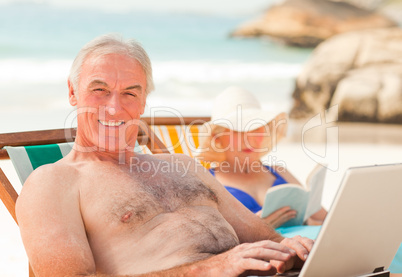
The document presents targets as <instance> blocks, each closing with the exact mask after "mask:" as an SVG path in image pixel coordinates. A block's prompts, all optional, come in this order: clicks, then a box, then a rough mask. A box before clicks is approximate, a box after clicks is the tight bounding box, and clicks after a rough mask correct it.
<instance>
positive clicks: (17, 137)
mask: <svg viewBox="0 0 402 277" xmlns="http://www.w3.org/2000/svg"><path fill="white" fill-rule="evenodd" d="M148 121H149V120H148ZM75 134H76V129H74V128H67V129H55V130H44V131H30V132H18V133H8V134H0V159H8V158H10V157H11V158H16V159H17V160H19V161H20V162H15V161H14V160H15V159H12V160H13V164H14V165H15V169H16V171H17V174H18V176H19V178H20V180H21V183H22V184H23V183H24V182H25V180H26V178H27V177H28V176H29V174H30V173H31V172H32V171H33V170H34V169H35V168H37V167H39V166H41V165H43V164H48V163H53V162H56V161H57V160H59V159H61V158H62V157H63V156H65V155H66V154H67V153H68V152H69V151H70V150H71V148H72V144H73V141H74V139H75ZM137 143H138V146H136V149H135V150H134V151H137V150H138V149H140V148H138V147H142V146H147V149H149V151H150V152H151V153H154V154H156V153H169V151H168V150H167V149H166V147H165V146H164V144H163V143H162V141H161V140H160V139H159V138H158V137H157V136H156V135H155V134H154V133H153V131H152V129H151V128H149V126H148V124H147V123H146V121H141V122H140V128H139V132H138V138H137ZM9 153H10V154H9ZM0 198H1V200H2V201H3V203H4V205H5V206H6V208H7V210H8V211H9V213H10V214H11V216H12V217H13V219H14V220H15V222H16V223H17V224H18V222H17V218H16V215H15V204H16V201H17V198H18V193H17V192H16V190H15V188H14V187H13V185H12V184H11V182H10V181H9V179H8V178H7V176H6V175H5V173H4V172H3V170H2V169H1V168H0ZM29 276H30V277H34V276H35V275H34V273H33V271H32V269H31V267H30V266H29Z"/></svg>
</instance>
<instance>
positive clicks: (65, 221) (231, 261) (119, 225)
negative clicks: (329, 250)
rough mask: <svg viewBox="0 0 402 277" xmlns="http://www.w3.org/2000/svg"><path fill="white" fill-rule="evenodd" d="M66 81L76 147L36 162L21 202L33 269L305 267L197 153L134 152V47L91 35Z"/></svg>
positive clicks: (132, 271)
mask: <svg viewBox="0 0 402 277" xmlns="http://www.w3.org/2000/svg"><path fill="white" fill-rule="evenodd" d="M68 87H69V101H70V103H71V105H73V106H77V122H78V129H77V136H76V141H75V146H74V149H73V150H72V151H71V152H70V154H69V155H67V156H66V157H65V158H63V159H61V160H60V161H58V162H56V163H54V164H51V165H46V166H42V167H40V168H38V169H37V170H35V171H34V173H32V175H31V176H30V177H29V178H28V180H27V181H26V183H25V185H24V188H23V190H22V192H21V194H20V197H19V198H18V202H17V207H16V212H17V217H18V222H19V226H20V230H21V235H22V239H23V243H24V246H25V249H26V252H27V254H28V257H29V260H30V262H31V265H32V267H33V270H34V272H35V274H36V275H37V276H38V277H41V276H51V277H55V276H105V275H106V276H122V275H124V276H133V275H135V276H137V275H141V274H143V275H144V276H177V275H180V276H181V275H183V276H184V275H185V276H187V275H189V276H197V275H199V276H239V275H243V274H274V273H275V272H277V271H278V272H283V271H285V270H287V269H290V268H292V267H296V266H301V264H302V263H303V261H304V260H305V259H306V257H307V256H308V253H309V251H310V250H311V247H312V244H313V242H312V241H311V240H309V239H307V238H301V237H297V238H293V239H283V238H282V237H281V236H280V235H278V234H277V233H275V231H274V230H273V229H272V228H270V227H269V226H267V225H266V224H264V223H263V222H262V221H261V220H260V219H259V218H257V217H256V216H254V215H253V214H251V213H250V212H249V211H248V210H247V209H246V208H244V207H243V206H242V205H241V204H240V203H239V202H237V201H236V200H235V199H234V198H233V197H232V196H231V195H230V194H229V193H228V192H227V191H226V190H225V188H224V187H223V186H222V185H221V184H220V183H218V182H217V181H216V180H215V178H213V177H212V176H211V175H210V174H209V173H208V172H206V171H205V170H204V168H203V167H202V166H200V165H198V164H197V163H196V162H194V161H193V160H192V159H190V158H188V157H186V156H184V155H174V156H172V155H166V154H164V155H139V154H135V153H134V151H133V147H134V145H135V141H136V136H137V132H138V119H139V118H140V115H141V114H142V113H143V112H144V108H145V102H146V97H147V95H148V93H149V92H150V91H151V90H152V89H153V81H152V69H151V65H150V61H149V58H148V56H147V54H146V52H145V51H144V50H143V49H142V48H141V46H140V45H138V44H137V43H136V42H134V41H127V42H125V41H122V40H121V39H120V38H116V37H112V36H102V37H99V38H97V39H95V40H93V41H91V42H89V43H88V44H87V45H85V46H84V47H83V48H82V49H81V51H80V53H79V54H78V55H77V58H76V59H75V61H74V63H73V65H72V69H71V73H70V77H69V80H68ZM172 163H175V166H171V167H169V166H170V165H172ZM178 165H183V166H178ZM166 166H168V167H169V168H170V170H168V172H167V171H166V170H163V172H162V170H158V169H161V168H162V167H163V168H165V169H166ZM144 169H146V170H144Z"/></svg>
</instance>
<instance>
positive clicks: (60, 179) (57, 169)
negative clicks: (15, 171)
mask: <svg viewBox="0 0 402 277" xmlns="http://www.w3.org/2000/svg"><path fill="white" fill-rule="evenodd" d="M75 172H77V169H76V168H75V167H74V165H72V164H71V163H69V162H67V161H66V160H65V158H63V159H61V160H59V161H57V162H55V163H52V164H45V165H42V166H40V167H38V168H36V169H35V170H34V171H33V172H32V173H31V175H29V177H28V179H27V180H26V182H25V184H24V188H25V187H29V186H30V185H31V184H36V183H40V184H41V186H46V185H52V184H59V185H62V184H63V183H64V182H65V181H66V180H69V179H71V178H73V177H74V173H75Z"/></svg>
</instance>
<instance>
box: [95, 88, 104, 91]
mask: <svg viewBox="0 0 402 277" xmlns="http://www.w3.org/2000/svg"><path fill="white" fill-rule="evenodd" d="M94 91H105V89H103V88H96V89H94Z"/></svg>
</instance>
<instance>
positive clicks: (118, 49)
mask: <svg viewBox="0 0 402 277" xmlns="http://www.w3.org/2000/svg"><path fill="white" fill-rule="evenodd" d="M108 54H121V55H125V56H127V57H130V58H133V59H135V60H137V61H138V62H139V63H140V64H141V66H142V69H143V70H144V73H145V76H146V80H147V87H146V90H145V95H146V96H148V94H149V93H150V92H151V91H152V90H154V81H153V77H152V66H151V60H150V59H149V57H148V54H147V52H145V50H144V48H143V47H142V46H141V45H140V44H139V43H138V42H137V41H135V40H134V39H129V40H124V39H123V38H122V37H121V36H120V35H116V34H109V35H102V36H99V37H97V38H95V39H93V40H91V41H90V42H88V43H87V44H86V45H84V47H82V48H81V50H80V52H78V54H77V56H76V58H75V60H74V62H73V64H72V66H71V70H70V75H69V77H68V80H69V81H70V83H71V85H72V86H73V89H74V90H78V83H79V78H80V74H81V69H82V65H83V63H84V62H85V61H86V59H87V58H88V57H89V56H91V57H100V56H104V55H108Z"/></svg>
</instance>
